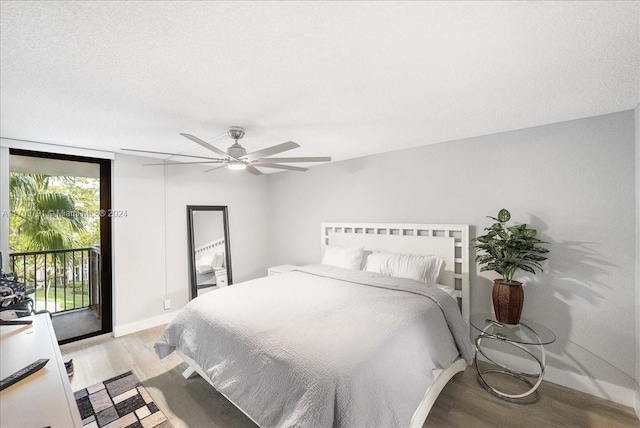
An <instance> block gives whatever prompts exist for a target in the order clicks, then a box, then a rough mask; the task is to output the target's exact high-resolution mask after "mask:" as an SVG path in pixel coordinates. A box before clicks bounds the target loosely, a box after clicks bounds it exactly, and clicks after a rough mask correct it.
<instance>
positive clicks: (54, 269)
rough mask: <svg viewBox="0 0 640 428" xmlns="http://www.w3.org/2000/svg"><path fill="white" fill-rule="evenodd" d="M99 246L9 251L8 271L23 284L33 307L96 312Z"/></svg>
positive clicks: (98, 300)
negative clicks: (20, 251)
mask: <svg viewBox="0 0 640 428" xmlns="http://www.w3.org/2000/svg"><path fill="white" fill-rule="evenodd" d="M99 263H100V249H99V248H97V247H89V248H75V249H70V250H50V251H31V252H26V253H13V254H10V255H9V266H10V268H11V272H12V273H13V274H15V275H16V276H17V277H18V281H20V282H22V283H24V284H25V286H26V288H27V293H28V294H29V296H30V297H31V298H32V299H33V302H34V309H35V310H36V311H40V310H43V309H44V310H47V311H49V312H52V313H56V312H64V311H70V310H73V309H80V308H87V307H90V308H92V309H94V310H95V311H96V312H97V313H98V316H100V315H101V314H100V264H99Z"/></svg>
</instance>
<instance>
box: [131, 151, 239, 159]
mask: <svg viewBox="0 0 640 428" xmlns="http://www.w3.org/2000/svg"><path fill="white" fill-rule="evenodd" d="M120 150H124V151H125V152H137V153H151V154H154V155H168V156H180V157H185V158H195V159H209V160H217V159H218V158H208V157H206V156H194V155H180V154H177V153H166V152H153V151H150V150H136V149H123V148H121V149H120ZM225 156H228V155H225Z"/></svg>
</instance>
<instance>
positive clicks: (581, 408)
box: [61, 327, 640, 428]
mask: <svg viewBox="0 0 640 428" xmlns="http://www.w3.org/2000/svg"><path fill="white" fill-rule="evenodd" d="M163 328H164V327H156V328H152V329H149V330H144V331H141V332H138V333H134V334H131V335H128V336H124V337H120V338H117V339H113V338H111V337H109V336H100V337H97V338H91V339H87V340H84V341H81V342H77V343H71V344H67V345H63V346H61V351H62V354H63V356H64V358H65V360H66V359H68V358H73V361H74V367H75V375H74V377H73V378H72V380H71V387H72V389H73V390H74V391H76V390H79V389H81V388H84V387H87V386H89V385H93V384H95V383H98V382H100V381H103V380H105V379H108V378H110V377H112V376H115V375H118V374H120V373H123V372H125V371H127V370H133V372H134V373H135V374H136V376H138V378H139V379H140V380H141V381H142V383H143V384H144V385H145V387H147V389H148V390H149V393H150V394H151V396H152V397H153V399H154V400H155V401H156V403H157V404H158V406H159V407H160V409H162V411H164V413H165V414H166V415H167V417H168V418H169V420H170V421H171V423H172V424H173V425H174V427H176V428H181V427H193V428H199V427H234V428H235V427H255V425H254V424H253V423H252V422H251V421H250V420H249V418H247V417H246V416H245V415H244V414H243V413H242V412H241V411H240V410H238V409H237V408H236V407H235V406H234V405H233V404H231V403H230V402H229V401H227V400H226V399H225V398H224V397H223V396H222V395H221V394H219V393H218V392H216V391H215V390H214V389H213V388H212V387H211V386H210V385H209V384H208V383H207V382H206V381H204V380H203V379H202V378H200V377H198V376H195V377H193V378H191V379H188V380H185V379H184V378H183V377H182V375H181V373H182V371H183V370H184V369H185V368H186V367H187V365H186V364H185V363H184V362H182V361H181V360H180V358H179V357H177V356H176V355H175V354H172V355H170V356H169V357H167V358H165V359H163V360H160V359H159V358H158V357H157V356H156V354H155V352H154V351H153V342H154V341H155V340H156V339H157V338H158V336H159V335H160V333H161V332H162V330H163ZM539 391H540V396H541V398H540V400H539V401H538V402H536V403H533V404H529V405H519V404H512V403H508V402H506V401H503V400H500V399H498V398H496V397H494V396H492V395H491V394H489V393H487V392H486V391H485V390H483V389H482V388H481V387H480V385H478V382H477V380H476V376H475V368H474V367H469V368H467V370H466V371H465V372H463V373H460V374H457V375H456V376H455V377H454V378H453V379H452V380H451V381H450V382H449V383H448V384H447V386H446V387H445V389H444V390H443V391H442V393H441V394H440V397H438V400H437V401H436V404H435V405H434V407H433V409H432V410H431V413H430V414H429V417H428V418H427V421H426V423H425V425H424V426H425V427H464V428H469V427H473V428H477V427H557V426H562V427H606V428H610V427H639V426H640V423H639V421H638V419H637V418H636V415H635V412H634V411H633V409H631V408H630V407H625V406H622V405H619V404H616V403H613V402H611V401H607V400H603V399H600V398H596V397H593V396H591V395H588V394H583V393H581V392H577V391H575V390H572V389H568V388H564V387H562V386H559V385H556V384H553V383H550V382H546V381H545V382H543V383H542V385H541V386H540V389H539Z"/></svg>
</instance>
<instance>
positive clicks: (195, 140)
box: [180, 133, 235, 159]
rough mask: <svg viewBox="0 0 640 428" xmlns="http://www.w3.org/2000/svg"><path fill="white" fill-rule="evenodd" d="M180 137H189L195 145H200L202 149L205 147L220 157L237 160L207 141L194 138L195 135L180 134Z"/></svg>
mask: <svg viewBox="0 0 640 428" xmlns="http://www.w3.org/2000/svg"><path fill="white" fill-rule="evenodd" d="M180 135H182V136H183V137H187V138H188V139H190V140H191V141H193V142H194V143H198V144H200V145H201V146H202V147H204V148H206V149H209V150H211V151H212V152H214V153H217V154H219V155H220V156H224V157H229V158H232V159H235V158H234V157H232V156H229V155H228V154H227V153H226V152H223V151H222V150H220V149H219V148H217V147H214V146H212V145H211V144H209V143H207V142H206V141H204V140H201V139H200V138H198V137H194V136H193V135H191V134H183V133H180Z"/></svg>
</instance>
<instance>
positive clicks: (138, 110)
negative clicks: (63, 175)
mask: <svg viewBox="0 0 640 428" xmlns="http://www.w3.org/2000/svg"><path fill="white" fill-rule="evenodd" d="M639 23H640V3H639V2H619V3H618V2H558V3H553V2H513V3H498V2H486V3H481V2H473V3H467V2H371V3H369V2H256V3H253V2H135V1H128V2H46V1H39V2H35V1H34V2H9V1H3V2H2V10H1V30H0V31H1V34H0V37H1V40H0V42H1V45H0V49H1V51H0V54H1V57H0V66H1V70H0V78H1V80H0V83H1V86H0V95H1V105H0V136H2V137H4V138H16V139H26V140H34V141H41V142H47V143H53V144H62V145H70V146H78V147H87V148H96V149H102V150H111V151H117V150H118V149H119V148H120V147H127V148H138V149H147V150H160V151H179V150H185V149H188V148H190V147H193V146H194V144H193V143H191V142H190V141H189V140H187V139H185V138H183V137H181V136H180V135H178V134H179V133H180V132H186V133H190V134H193V135H196V136H198V137H200V138H202V139H205V140H209V139H211V138H213V137H215V136H218V135H220V134H222V133H224V132H225V130H226V128H227V127H228V126H229V125H239V126H243V127H245V129H246V131H247V135H246V137H245V139H244V140H243V143H244V145H245V147H246V148H247V150H248V151H254V150H258V149H261V148H264V147H266V146H270V145H273V144H277V143H280V142H283V141H288V140H293V141H296V142H298V143H299V144H300V145H301V146H302V147H301V148H299V149H295V150H292V151H290V152H287V153H286V155H287V156H333V158H334V160H341V159H348V158H353V157H359V156H365V155H369V154H374V153H380V152H386V151H391V150H398V149H402V148H407V147H414V146H419V145H424V144H431V143H437V142H442V141H448V140H453V139H458V138H464V137H470V136H477V135H484V134H490V133H495V132H501V131H507V130H512V129H519V128H525V127H530V126H536V125H542V124H547V123H553V122H559V121H564V120H571V119H577V118H582V117H588V116H595V115H599V114H605V113H610V112H616V111H621V110H627V109H631V108H634V107H635V106H636V105H637V104H638V101H639V92H640V89H639V85H640V83H639V81H640V71H639V64H640V52H639V49H640V41H639V26H640V24H639ZM230 143H231V140H227V139H223V140H218V141H216V142H215V143H214V144H216V145H218V146H220V147H221V148H226V147H227V146H228V145H230ZM198 150H199V149H198ZM193 153H194V154H195V153H197V150H194V151H193Z"/></svg>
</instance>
